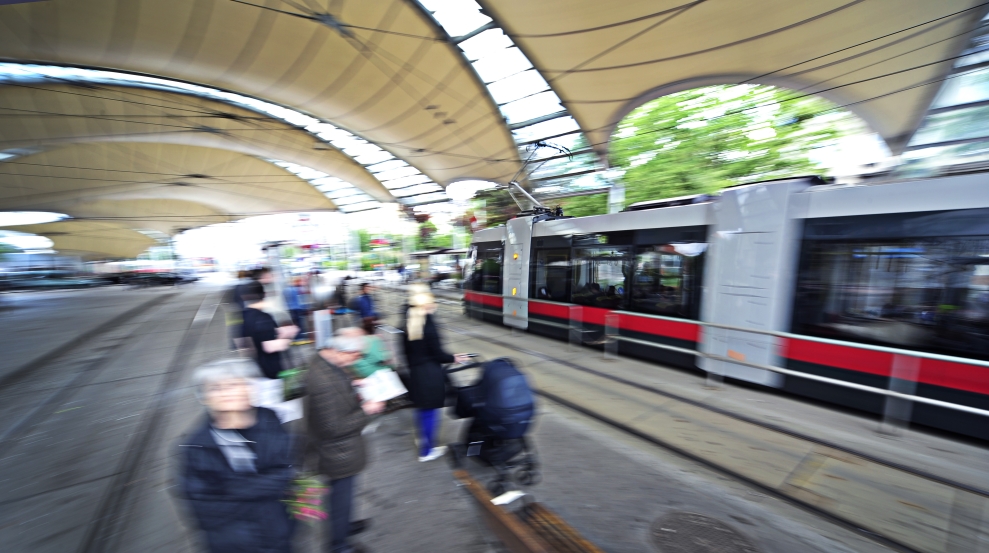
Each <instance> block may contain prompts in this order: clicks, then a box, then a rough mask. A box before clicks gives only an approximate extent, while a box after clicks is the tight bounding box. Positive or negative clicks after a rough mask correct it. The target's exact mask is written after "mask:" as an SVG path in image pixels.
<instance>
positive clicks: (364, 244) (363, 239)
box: [357, 229, 371, 253]
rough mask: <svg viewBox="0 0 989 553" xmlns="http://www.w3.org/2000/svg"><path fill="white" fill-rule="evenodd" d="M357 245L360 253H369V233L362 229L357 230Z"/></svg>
mask: <svg viewBox="0 0 989 553" xmlns="http://www.w3.org/2000/svg"><path fill="white" fill-rule="evenodd" d="M357 243H358V244H359V245H360V249H361V252H362V253H363V252H369V251H371V233H369V232H368V231H366V230H364V229H358V230H357Z"/></svg>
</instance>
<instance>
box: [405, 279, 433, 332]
mask: <svg viewBox="0 0 989 553" xmlns="http://www.w3.org/2000/svg"><path fill="white" fill-rule="evenodd" d="M435 303H436V300H435V299H434V298H433V293H432V292H430V291H429V287H428V286H426V285H424V284H413V285H412V286H410V287H409V311H408V313H406V317H405V332H406V333H407V334H408V337H409V341H415V340H422V329H423V327H425V326H426V315H429V312H430V310H429V306H431V305H433V304H435Z"/></svg>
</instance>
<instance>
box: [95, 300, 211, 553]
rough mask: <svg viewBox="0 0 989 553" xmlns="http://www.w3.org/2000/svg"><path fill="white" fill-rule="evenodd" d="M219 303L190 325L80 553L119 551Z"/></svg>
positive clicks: (205, 308) (203, 308)
mask: <svg viewBox="0 0 989 553" xmlns="http://www.w3.org/2000/svg"><path fill="white" fill-rule="evenodd" d="M210 299H213V300H214V302H213V304H212V305H208V302H209V301H210ZM218 300H219V294H217V293H214V292H210V293H207V294H206V295H205V297H204V298H203V300H202V303H200V305H199V309H198V310H197V311H196V313H195V314H194V315H193V317H192V319H191V320H190V321H189V325H188V326H187V327H186V329H185V331H184V332H183V334H182V338H181V340H180V341H179V346H178V348H177V350H176V352H175V355H174V356H173V357H172V361H171V363H170V364H169V366H168V369H167V370H166V372H165V374H164V375H163V376H162V379H161V382H160V383H159V384H158V387H157V389H156V390H155V392H154V397H153V398H152V399H151V403H150V405H149V406H148V410H147V411H145V414H144V416H142V417H141V422H140V423H139V425H138V428H139V430H137V431H136V432H135V433H134V434H133V436H132V437H131V439H130V440H129V441H128V443H127V449H126V450H125V453H124V455H123V456H122V459H121V460H120V464H119V465H118V466H117V470H115V471H114V473H113V477H112V479H111V481H110V482H109V484H108V485H107V487H106V491H105V492H104V494H103V497H102V498H101V499H100V502H99V504H98V507H97V510H96V513H95V515H94V516H93V518H92V520H91V522H90V524H89V525H88V528H87V529H86V533H85V535H84V536H83V539H82V542H81V543H80V545H79V548H78V549H77V551H78V552H79V553H111V552H113V551H116V550H118V549H119V547H120V544H119V539H120V536H121V535H122V534H123V532H122V531H120V528H121V527H122V525H123V524H124V523H125V520H124V519H125V516H121V515H123V514H124V513H125V512H126V507H127V505H128V500H129V499H130V496H131V493H132V491H133V489H134V488H133V484H135V483H136V482H138V481H139V479H138V478H137V476H138V471H140V470H141V469H142V468H143V467H144V463H143V460H144V458H145V455H146V454H147V452H148V450H149V449H150V447H151V444H152V443H153V440H154V438H155V437H157V435H158V434H159V433H160V432H161V431H162V428H163V426H164V423H165V420H164V415H165V413H164V407H165V406H166V399H167V397H168V396H169V394H170V392H171V391H172V389H173V388H175V386H176V384H177V383H178V377H179V376H180V374H181V372H182V370H183V369H185V368H186V365H187V364H188V362H189V360H190V359H191V358H192V355H193V353H194V350H195V348H196V346H197V345H198V344H199V342H200V339H201V338H202V337H203V335H204V334H205V330H204V329H206V328H208V327H209V325H210V324H211V323H212V322H213V318H214V316H215V315H216V310H217V308H218V307H219V302H218ZM207 313H208V314H207Z"/></svg>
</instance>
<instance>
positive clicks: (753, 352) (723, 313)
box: [700, 180, 808, 387]
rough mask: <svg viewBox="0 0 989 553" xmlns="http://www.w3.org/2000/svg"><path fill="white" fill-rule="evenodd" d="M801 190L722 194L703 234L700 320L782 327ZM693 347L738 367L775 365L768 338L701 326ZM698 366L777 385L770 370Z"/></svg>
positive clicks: (764, 187) (764, 188) (777, 187)
mask: <svg viewBox="0 0 989 553" xmlns="http://www.w3.org/2000/svg"><path fill="white" fill-rule="evenodd" d="M807 187H808V184H807V183H806V182H804V181H802V180H793V181H787V182H778V183H771V184H756V185H752V186H746V187H741V188H735V189H729V190H726V191H725V192H724V193H723V195H722V197H721V200H720V201H719V202H718V203H717V204H715V224H714V226H713V227H712V229H711V233H712V234H711V236H710V237H709V240H710V244H711V246H710V250H709V252H710V253H709V263H710V264H709V265H708V270H707V271H706V274H705V277H704V280H705V286H704V287H705V290H706V295H707V298H705V301H704V302H703V303H702V305H701V319H702V320H703V321H707V322H713V323H719V324H723V325H729V326H733V327H739V328H744V329H753V330H759V331H781V330H785V329H786V327H787V326H788V318H789V302H788V301H787V300H788V298H790V297H791V292H790V289H791V288H792V284H793V279H794V271H795V269H796V256H797V249H798V248H797V244H798V240H799V236H798V234H799V228H798V227H797V225H796V222H795V219H794V217H793V213H794V211H795V210H796V209H797V207H796V205H795V204H797V203H798V201H799V194H796V193H797V192H800V191H802V190H805V189H806V188H807ZM708 298H709V299H708ZM701 348H702V351H704V352H706V353H712V354H715V355H718V356H721V357H727V358H730V359H735V360H738V361H742V362H746V363H755V364H759V365H770V366H773V365H775V366H779V365H778V362H779V359H778V353H777V348H776V339H775V338H774V337H772V336H768V335H765V334H755V333H752V332H745V331H739V330H725V329H717V328H711V327H706V328H705V329H704V337H703V340H702V343H701ZM700 367H701V368H702V369H704V370H706V371H708V372H711V373H714V374H720V375H723V376H730V377H733V378H737V379H739V380H746V381H749V382H756V383H759V384H763V385H766V386H776V387H779V386H782V384H783V379H782V377H781V376H780V375H779V374H778V373H774V372H771V371H767V370H764V369H757V368H753V367H750V366H746V365H742V364H739V363H733V362H728V361H720V360H712V359H707V358H702V359H701V363H700Z"/></svg>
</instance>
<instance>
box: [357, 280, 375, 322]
mask: <svg viewBox="0 0 989 553" xmlns="http://www.w3.org/2000/svg"><path fill="white" fill-rule="evenodd" d="M353 301H354V307H353V310H354V311H355V312H356V314H355V315H356V317H357V324H358V326H360V327H361V328H363V329H364V332H366V333H368V334H374V324H375V323H376V322H377V321H378V313H377V312H376V311H375V310H374V297H373V296H371V283H369V282H362V283H361V293H360V295H358V296H357V297H356V298H354V300H353Z"/></svg>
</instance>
